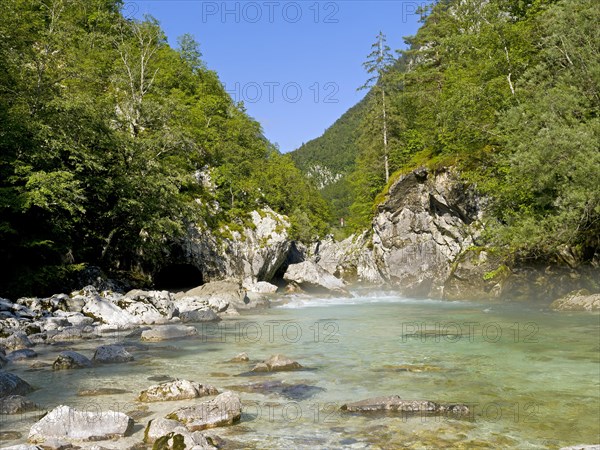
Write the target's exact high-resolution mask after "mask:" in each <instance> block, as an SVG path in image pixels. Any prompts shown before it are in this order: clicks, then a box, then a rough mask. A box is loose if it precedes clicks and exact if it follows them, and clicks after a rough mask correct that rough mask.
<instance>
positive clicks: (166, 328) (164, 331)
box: [142, 325, 198, 341]
mask: <svg viewBox="0 0 600 450" xmlns="http://www.w3.org/2000/svg"><path fill="white" fill-rule="evenodd" d="M197 334H198V331H197V330H196V329H195V328H194V327H191V326H186V325H162V326H159V327H155V328H151V329H150V330H144V331H143V332H142V341H165V340H168V339H179V338H183V337H190V336H196V335H197Z"/></svg>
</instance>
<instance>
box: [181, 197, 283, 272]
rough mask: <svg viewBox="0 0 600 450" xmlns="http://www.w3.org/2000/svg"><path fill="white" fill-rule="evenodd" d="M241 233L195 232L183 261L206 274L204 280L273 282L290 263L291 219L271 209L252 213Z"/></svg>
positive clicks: (183, 247) (185, 247)
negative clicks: (281, 268)
mask: <svg viewBox="0 0 600 450" xmlns="http://www.w3.org/2000/svg"><path fill="white" fill-rule="evenodd" d="M250 219H251V224H250V226H248V227H244V228H243V229H242V230H241V231H237V230H231V229H229V228H224V229H223V230H221V232H220V233H219V235H218V236H217V235H216V234H214V233H211V232H210V231H209V230H207V229H193V230H191V231H190V233H189V234H188V237H187V238H186V239H185V240H184V241H183V242H181V244H180V245H181V253H182V254H183V255H182V256H181V258H179V259H182V260H184V261H186V262H187V263H189V264H191V265H193V266H194V267H196V268H197V269H198V270H200V272H201V273H202V277H203V280H204V281H205V282H208V281H218V280H223V279H238V280H248V281H249V282H254V281H270V280H271V279H273V277H274V276H275V273H276V272H277V271H278V270H279V269H280V267H281V266H282V264H284V262H285V261H286V258H287V255H288V252H289V250H290V246H291V240H290V238H289V235H288V230H289V228H290V223H289V222H288V220H287V218H286V217H284V216H282V215H280V214H277V213H276V212H274V211H273V210H272V209H270V208H264V209H262V210H260V211H253V212H252V213H251V217H250Z"/></svg>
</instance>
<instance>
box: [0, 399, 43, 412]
mask: <svg viewBox="0 0 600 450" xmlns="http://www.w3.org/2000/svg"><path fill="white" fill-rule="evenodd" d="M36 409H37V405H36V404H35V403H33V402H32V401H31V400H27V399H26V398H25V397H23V396H21V395H9V396H8V397H3V398H0V414H21V413H26V412H29V411H35V410H36Z"/></svg>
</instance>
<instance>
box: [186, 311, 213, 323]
mask: <svg viewBox="0 0 600 450" xmlns="http://www.w3.org/2000/svg"><path fill="white" fill-rule="evenodd" d="M179 318H180V319H181V321H182V322H184V323H186V322H219V321H220V320H221V318H220V317H219V316H217V313H216V312H214V311H213V310H212V309H204V310H202V309H198V310H195V311H184V312H181V313H179Z"/></svg>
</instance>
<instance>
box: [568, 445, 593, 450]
mask: <svg viewBox="0 0 600 450" xmlns="http://www.w3.org/2000/svg"><path fill="white" fill-rule="evenodd" d="M560 450H600V444H591V445H588V444H579V445H573V446H571V447H562V448H561V449H560Z"/></svg>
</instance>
